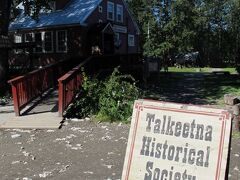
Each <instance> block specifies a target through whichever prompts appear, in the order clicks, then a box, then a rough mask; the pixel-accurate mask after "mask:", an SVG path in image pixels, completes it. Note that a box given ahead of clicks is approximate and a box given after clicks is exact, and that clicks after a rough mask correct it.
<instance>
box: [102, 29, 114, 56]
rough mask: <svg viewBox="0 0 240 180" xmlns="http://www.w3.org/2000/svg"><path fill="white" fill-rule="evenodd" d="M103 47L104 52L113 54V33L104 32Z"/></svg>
mask: <svg viewBox="0 0 240 180" xmlns="http://www.w3.org/2000/svg"><path fill="white" fill-rule="evenodd" d="M103 47H104V54H113V53H114V37H113V34H106V33H104V40H103Z"/></svg>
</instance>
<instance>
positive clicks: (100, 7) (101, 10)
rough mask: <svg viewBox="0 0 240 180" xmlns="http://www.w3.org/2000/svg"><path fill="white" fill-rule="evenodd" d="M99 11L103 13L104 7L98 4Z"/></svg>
mask: <svg viewBox="0 0 240 180" xmlns="http://www.w3.org/2000/svg"><path fill="white" fill-rule="evenodd" d="M98 12H100V13H102V12H103V7H102V6H100V5H99V6H98Z"/></svg>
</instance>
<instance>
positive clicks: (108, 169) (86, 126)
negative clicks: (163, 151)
mask: <svg viewBox="0 0 240 180" xmlns="http://www.w3.org/2000/svg"><path fill="white" fill-rule="evenodd" d="M128 131H129V125H126V124H121V123H120V124H115V123H114V124H109V123H95V122H91V121H90V120H88V119H87V120H77V119H73V120H72V121H67V122H66V123H65V125H64V126H63V127H62V128H61V129H58V130H20V129H16V130H0V142H1V144H0V177H1V178H0V179H1V180H5V179H6V180H10V179H19V180H20V179H25V180H27V179H28V180H30V179H40V178H47V179H59V180H60V179H62V180H66V179H109V180H110V179H120V178H121V172H122V166H123V161H124V155H125V149H126V145H127V144H126V143H127V138H128Z"/></svg>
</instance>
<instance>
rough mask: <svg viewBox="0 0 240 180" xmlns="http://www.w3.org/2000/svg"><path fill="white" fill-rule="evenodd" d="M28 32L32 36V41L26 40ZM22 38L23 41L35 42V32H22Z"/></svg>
mask: <svg viewBox="0 0 240 180" xmlns="http://www.w3.org/2000/svg"><path fill="white" fill-rule="evenodd" d="M29 34H31V36H32V41H28V40H27V35H29ZM24 40H25V42H35V33H32V32H31V33H26V34H24Z"/></svg>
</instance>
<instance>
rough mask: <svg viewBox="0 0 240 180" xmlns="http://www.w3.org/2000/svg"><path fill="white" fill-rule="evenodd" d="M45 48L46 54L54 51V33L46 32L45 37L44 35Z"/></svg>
mask: <svg viewBox="0 0 240 180" xmlns="http://www.w3.org/2000/svg"><path fill="white" fill-rule="evenodd" d="M44 46H45V51H46V52H51V51H53V47H52V33H51V32H45V35H44Z"/></svg>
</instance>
